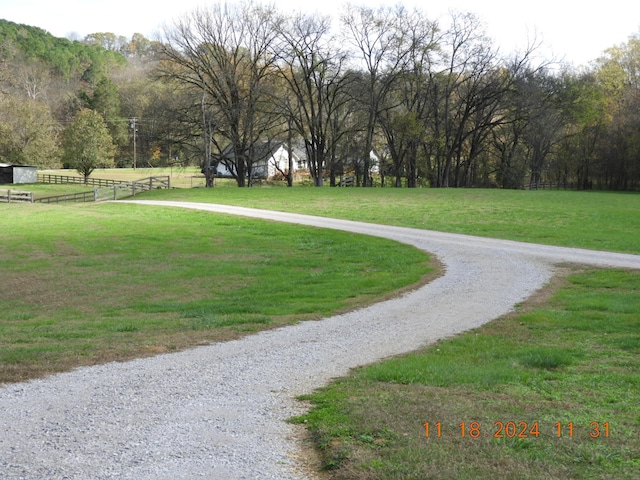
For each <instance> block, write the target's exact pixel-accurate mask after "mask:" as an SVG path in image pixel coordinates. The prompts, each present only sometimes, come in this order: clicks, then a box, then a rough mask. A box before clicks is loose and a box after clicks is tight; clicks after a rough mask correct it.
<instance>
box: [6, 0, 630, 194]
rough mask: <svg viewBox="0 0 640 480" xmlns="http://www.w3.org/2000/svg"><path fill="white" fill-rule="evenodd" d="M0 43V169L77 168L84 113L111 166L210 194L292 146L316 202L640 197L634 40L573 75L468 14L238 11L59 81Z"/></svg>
mask: <svg viewBox="0 0 640 480" xmlns="http://www.w3.org/2000/svg"><path fill="white" fill-rule="evenodd" d="M3 28H4V29H5V30H6V25H3V24H2V22H0V48H1V50H0V62H2V67H3V68H2V72H4V73H2V74H1V75H2V76H1V77H0V132H2V135H0V158H1V159H2V161H14V163H20V162H18V161H16V160H24V161H23V162H22V163H30V164H34V163H35V164H39V165H42V166H51V165H54V164H56V162H58V163H59V162H61V161H64V162H66V164H67V165H71V163H73V155H69V154H68V152H67V154H65V152H64V146H65V145H69V144H70V143H71V142H70V141H69V140H67V141H65V142H63V141H62V139H63V138H64V136H65V132H66V131H72V129H70V128H69V126H70V125H72V124H73V122H74V119H76V118H78V117H79V115H78V113H79V112H81V111H83V110H91V111H92V112H96V113H98V114H99V115H101V116H102V119H103V121H104V126H105V127H106V131H107V134H108V135H109V136H110V138H111V141H112V143H113V148H112V149H111V152H112V153H110V154H109V155H107V157H110V158H112V159H111V160H108V159H107V160H102V161H103V163H104V162H106V163H109V162H110V161H111V162H113V164H115V165H117V166H130V165H132V164H133V162H134V158H133V157H134V155H137V159H136V160H135V161H136V163H137V165H145V166H147V165H150V166H160V165H167V164H171V163H173V162H180V163H181V164H191V165H198V166H200V167H202V171H203V172H204V173H205V175H207V184H208V185H209V186H212V185H213V184H214V178H215V170H216V167H217V166H218V163H219V162H227V163H232V164H233V165H231V166H232V167H233V168H229V170H230V171H231V172H232V173H233V175H234V176H235V178H236V181H237V184H238V185H239V186H248V185H251V184H252V183H253V179H254V174H255V171H256V164H257V162H258V161H259V160H260V158H259V155H260V153H259V152H260V151H261V149H260V146H261V145H263V144H264V143H265V142H274V143H275V142H285V144H286V145H287V146H288V147H289V148H290V149H291V148H293V145H296V146H299V148H300V149H301V150H303V151H304V153H305V157H306V161H307V166H308V170H309V175H310V177H311V179H312V181H313V184H314V185H316V186H321V185H324V184H325V183H326V182H328V183H329V184H330V185H335V184H336V183H337V179H338V178H339V177H340V176H341V175H345V174H348V175H353V176H354V177H355V178H356V183H357V184H358V185H360V186H372V185H374V184H375V185H380V184H381V185H383V186H389V185H390V186H395V187H402V186H407V187H418V186H431V187H471V186H479V187H500V188H523V187H529V186H530V185H531V186H533V187H534V188H535V187H537V186H540V185H541V184H543V183H553V184H555V185H557V186H559V187H561V188H562V187H571V188H580V189H591V188H600V189H616V190H637V189H639V188H640V108H639V107H640V35H635V36H631V37H629V39H628V41H627V42H626V43H624V44H621V45H617V46H612V47H611V48H609V49H608V50H606V51H605V52H603V53H602V55H601V56H600V57H598V58H596V59H594V61H593V62H592V63H591V64H590V66H589V67H584V68H580V69H576V68H574V67H569V66H563V65H561V64H558V63H551V62H550V61H545V60H540V59H538V58H537V49H538V47H539V45H538V44H536V42H535V39H534V40H533V41H532V42H531V43H530V45H529V46H528V47H527V48H525V49H524V50H523V51H521V52H516V53H510V54H509V55H507V56H505V55H503V54H502V53H501V52H500V51H499V50H498V49H497V48H496V47H495V46H494V45H493V43H492V41H491V39H490V38H489V37H487V35H486V32H484V30H483V27H482V24H481V22H480V21H479V19H478V18H476V17H475V16H473V15H471V14H466V13H455V14H452V16H451V18H450V21H449V22H448V24H447V25H441V24H439V23H438V22H435V21H432V20H430V19H429V18H428V17H427V16H426V15H425V14H424V13H423V12H422V11H420V10H408V9H406V8H404V7H403V6H402V5H397V6H394V7H380V8H369V7H363V6H353V5H346V6H345V7H344V9H343V11H342V14H341V15H340V17H339V19H334V18H331V17H326V16H321V15H319V14H305V13H293V14H289V13H283V12H281V11H279V10H278V9H276V8H275V7H272V6H265V5H261V4H255V3H251V2H246V3H240V4H233V5H231V4H215V5H212V6H210V7H207V8H200V9H196V10H194V11H192V12H190V13H188V14H186V15H184V16H183V17H181V18H179V19H177V20H175V21H174V22H173V23H172V24H171V25H170V26H168V27H166V28H165V30H164V34H163V37H162V38H161V39H158V40H155V41H149V40H147V39H146V38H144V37H143V36H142V35H140V34H136V35H134V36H133V37H132V38H131V40H127V39H125V38H123V37H118V36H116V35H114V34H108V33H101V34H92V35H90V36H88V37H86V38H85V39H84V40H83V41H76V42H71V41H68V40H67V42H68V43H69V44H71V45H72V47H71V46H69V45H66V46H64V48H67V49H70V50H72V51H76V52H77V51H79V50H81V47H82V48H88V49H89V51H91V52H94V57H95V58H99V60H98V59H95V58H94V59H91V58H89V59H87V58H88V57H87V55H86V54H85V57H82V56H80V57H81V58H82V60H78V61H77V63H73V62H67V63H66V64H65V65H70V64H72V65H79V66H76V67H74V68H73V69H69V68H67V69H66V70H65V69H64V68H60V67H58V66H57V64H56V63H55V62H54V61H53V60H52V58H54V59H55V58H65V55H62V54H58V55H57V56H56V55H53V54H52V53H51V51H52V50H53V51H55V50H56V49H55V48H54V49H49V52H50V53H48V54H47V55H49V57H50V58H47V57H45V56H44V54H42V53H38V52H39V51H40V50H38V48H36V47H35V46H34V45H36V46H37V44H38V43H39V42H40V43H42V40H39V41H31V43H30V45H32V46H31V47H30V48H29V49H27V48H25V47H20V45H19V38H20V37H22V38H24V37H28V36H29V35H28V34H25V33H24V32H27V33H28V32H30V28H31V27H25V26H17V27H16V26H15V25H12V28H13V31H16V30H20V28H22V31H23V33H22V34H21V35H16V34H14V35H13V36H11V35H6V34H3ZM37 33H38V34H39V37H42V36H43V35H42V34H41V32H37ZM49 41H51V42H53V40H49ZM56 45H58V44H56ZM56 48H61V49H63V46H59V47H56ZM34 52H35V53H34ZM95 52H100V54H99V55H96V54H95ZM76 55H77V54H76ZM67 56H69V55H68V54H67ZM77 56H78V55H77ZM85 118H86V112H85ZM27 131H28V132H29V133H27ZM74 131H75V132H77V131H78V129H77V128H76V129H75V130H74ZM75 135H77V133H75ZM11 139H13V140H11ZM85 143H86V142H85ZM113 152H115V153H113ZM134 152H135V153H134ZM225 152H226V153H227V154H225ZM229 152H231V154H230V155H229V154H228V153H229ZM281 173H282V176H283V179H284V180H286V181H288V182H289V184H291V183H292V181H293V177H292V176H293V168H289V169H287V170H285V171H283V172H281Z"/></svg>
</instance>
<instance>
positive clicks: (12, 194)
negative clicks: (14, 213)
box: [0, 190, 33, 203]
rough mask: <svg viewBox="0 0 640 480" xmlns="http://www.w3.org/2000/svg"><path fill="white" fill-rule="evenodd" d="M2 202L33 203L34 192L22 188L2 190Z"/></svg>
mask: <svg viewBox="0 0 640 480" xmlns="http://www.w3.org/2000/svg"><path fill="white" fill-rule="evenodd" d="M0 202H3V203H11V202H27V203H33V193H32V192H24V191H22V190H0Z"/></svg>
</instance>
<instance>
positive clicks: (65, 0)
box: [0, 0, 640, 66]
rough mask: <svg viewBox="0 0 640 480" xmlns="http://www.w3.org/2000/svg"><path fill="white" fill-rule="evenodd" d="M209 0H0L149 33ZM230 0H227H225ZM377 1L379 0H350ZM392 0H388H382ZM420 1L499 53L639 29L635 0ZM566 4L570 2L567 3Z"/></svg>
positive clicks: (605, 40) (60, 30) (585, 44)
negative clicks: (477, 27)
mask: <svg viewBox="0 0 640 480" xmlns="http://www.w3.org/2000/svg"><path fill="white" fill-rule="evenodd" d="M211 3H213V2H211V1H210V0H153V1H150V0H0V18H4V19H6V20H10V21H12V22H16V23H23V24H27V25H32V26H36V27H40V28H43V29H45V30H47V31H49V32H50V33H52V34H53V35H55V36H58V37H68V36H70V35H71V34H75V35H76V36H77V37H79V38H82V37H84V36H85V35H87V34H89V33H96V32H112V33H115V34H117V35H123V36H125V37H131V35H132V34H133V33H136V32H139V33H142V34H143V35H145V36H146V37H149V38H153V37H154V34H155V33H157V32H158V31H159V29H160V27H161V26H162V24H164V23H168V24H170V23H171V22H172V20H174V19H176V18H178V17H180V16H181V15H183V14H184V13H186V12H189V11H192V10H194V9H195V8H197V7H200V6H206V5H208V4H211ZM231 3H232V2H231ZM273 3H275V4H276V5H278V6H279V7H280V9H281V10H283V11H286V10H289V9H302V10H308V11H320V12H321V13H331V14H337V13H339V12H340V8H341V6H342V5H343V4H344V2H343V1H342V0H313V1H311V2H308V3H307V4H308V5H309V6H308V7H305V6H303V5H304V4H305V2H304V0H303V1H301V0H275V1H274V2H273ZM353 3H364V4H367V5H370V6H376V5H378V4H380V3H381V2H379V1H377V0H374V1H371V0H370V1H364V2H353ZM386 3H387V4H394V3H396V1H395V0H391V1H389V2H386ZM403 3H404V4H405V5H406V6H408V7H412V6H414V5H419V6H420V8H421V9H422V10H423V11H424V12H425V13H426V14H427V16H428V17H429V18H431V19H438V18H440V17H441V16H442V15H446V13H447V12H448V11H449V10H450V9H453V10H457V11H463V12H473V13H476V14H477V15H478V16H479V17H480V19H481V20H482V21H483V22H484V23H485V24H486V30H487V34H488V35H489V37H491V38H493V39H494V40H495V41H496V42H497V44H498V45H499V46H500V49H501V51H502V52H503V53H505V54H506V53H510V52H512V51H513V50H514V49H518V48H519V49H522V47H524V46H526V43H527V39H528V38H531V37H533V35H534V34H535V35H536V36H537V38H538V39H542V40H543V41H544V43H545V45H546V47H547V48H546V50H545V56H551V55H553V56H554V57H555V58H557V59H558V58H564V60H566V61H567V62H569V63H573V64H574V65H575V66H579V65H585V64H587V63H588V62H589V61H591V60H594V59H595V58H597V57H598V56H599V55H600V54H601V53H602V52H603V51H604V50H605V49H606V48H609V47H611V46H614V45H618V44H621V43H624V42H626V41H627V40H628V38H629V36H630V35H634V34H638V33H640V2H639V1H637V0H636V1H630V0H608V1H599V2H597V3H593V2H590V3H589V4H588V5H587V4H582V5H580V6H578V4H576V2H570V1H569V0H534V1H529V2H515V1H513V0H510V1H505V0H434V1H429V0H426V1H425V0H423V1H420V0H406V1H404V2H403ZM571 4H572V5H571Z"/></svg>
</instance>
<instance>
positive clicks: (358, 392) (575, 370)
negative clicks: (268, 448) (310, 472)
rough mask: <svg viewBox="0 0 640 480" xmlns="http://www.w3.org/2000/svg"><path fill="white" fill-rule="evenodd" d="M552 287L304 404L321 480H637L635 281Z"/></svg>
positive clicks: (639, 416) (595, 273)
mask: <svg viewBox="0 0 640 480" xmlns="http://www.w3.org/2000/svg"><path fill="white" fill-rule="evenodd" d="M557 287H558V288H557V289H556V291H555V293H554V294H553V296H552V297H551V299H549V300H546V301H541V299H537V301H536V302H535V304H534V302H530V303H529V304H526V305H524V306H521V307H520V309H519V311H518V312H516V313H515V314H513V315H509V316H508V317H505V318H501V319H499V320H496V321H493V322H491V323H489V324H487V325H485V326H483V327H482V328H479V329H476V330H473V331H470V332H467V333H465V334H462V335H459V336H457V337H455V338H453V339H450V340H445V341H441V342H439V343H438V344H436V345H433V346H430V347H428V348H426V349H424V350H421V351H419V352H415V353H412V354H410V355H406V356H403V357H399V358H396V359H393V360H389V361H385V362H382V363H379V364H375V365H372V366H368V367H364V368H360V369H357V370H355V371H354V372H353V374H352V375H351V376H349V377H348V378H344V379H340V380H338V381H336V382H334V383H333V384H331V385H330V386H328V387H326V388H323V389H321V390H320V391H318V392H317V393H315V394H313V395H309V396H307V397H304V398H305V399H306V400H308V401H310V402H311V404H312V405H313V407H312V409H311V410H310V412H309V413H308V414H306V415H303V416H301V417H299V418H297V419H295V422H297V423H301V424H304V425H305V426H306V427H307V428H308V429H309V430H310V431H311V433H312V437H313V441H314V443H315V445H316V446H317V448H318V449H319V452H320V455H321V459H322V460H321V462H322V467H323V468H324V469H325V470H327V472H328V478H332V479H431V478H433V479H435V478H438V479H456V480H458V479H469V480H471V479H477V478H513V479H532V480H533V479H540V478H545V479H566V478H572V479H591V478H607V479H629V480H631V479H637V478H640V435H639V434H640V410H639V409H638V405H640V368H639V367H640V361H639V353H640V335H639V333H640V272H628V271H618V270H588V271H583V272H579V273H574V274H573V275H570V276H569V277H567V278H566V280H563V281H562V284H561V285H559V286H557ZM427 424H428V430H427Z"/></svg>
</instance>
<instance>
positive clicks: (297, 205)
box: [139, 187, 640, 253]
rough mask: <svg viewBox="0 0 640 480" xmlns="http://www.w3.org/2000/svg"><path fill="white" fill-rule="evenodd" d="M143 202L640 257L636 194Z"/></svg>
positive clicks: (266, 192) (259, 195)
mask: <svg viewBox="0 0 640 480" xmlns="http://www.w3.org/2000/svg"><path fill="white" fill-rule="evenodd" d="M139 198H149V199H163V200H169V199H170V200H188V201H196V202H211V203H224V204H231V205H241V206H246V207H254V208H266V209H271V210H281V211H290V212H297V213H306V214H310V215H320V216H328V217H336V218H345V219H351V220H359V221H365V222H372V223H382V224H388V225H400V226H406V227H415V228H425V229H431V230H440V231H447V232H454V233H465V234H471V235H480V236H486V237H493V238H505V239H510V240H520V241H527V242H534V243H544V244H549V245H562V246H574V247H582V248H590V249H596V250H609V251H618V252H628V253H640V195H638V194H635V193H612V192H572V191H549V190H546V191H524V190H483V189H406V188H405V189H393V188H385V189H381V188H329V187H326V188H304V187H298V188H265V187H256V188H243V189H241V188H217V189H216V188H214V189H194V190H190V189H175V190H171V191H153V192H149V193H145V194H144V195H143V196H141V197H139Z"/></svg>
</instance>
